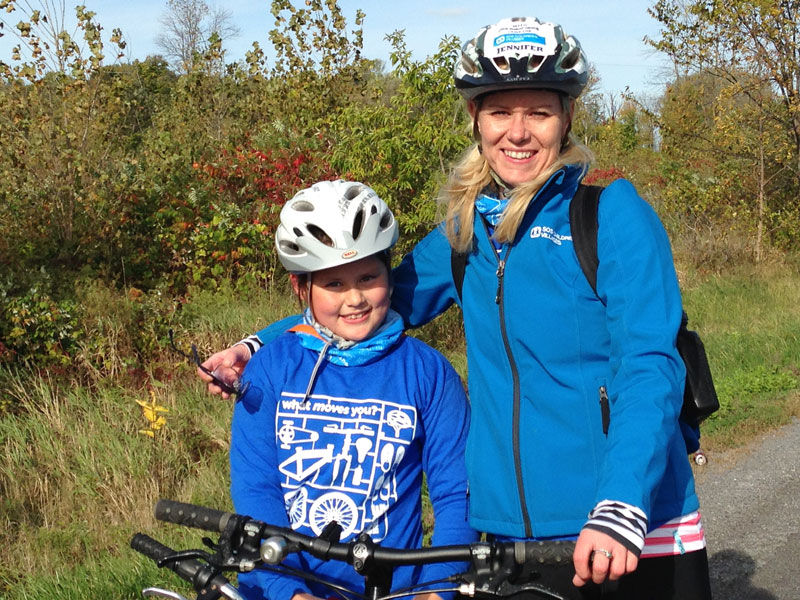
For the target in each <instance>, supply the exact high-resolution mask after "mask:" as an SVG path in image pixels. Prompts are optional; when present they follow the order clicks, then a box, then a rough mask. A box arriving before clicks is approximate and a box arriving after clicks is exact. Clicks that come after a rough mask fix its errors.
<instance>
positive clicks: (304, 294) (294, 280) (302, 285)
mask: <svg viewBox="0 0 800 600" xmlns="http://www.w3.org/2000/svg"><path fill="white" fill-rule="evenodd" d="M306 277H307V276H306ZM306 277H302V281H301V277H300V276H298V275H295V274H294V273H289V281H290V282H291V284H292V291H293V292H294V295H295V296H297V297H298V298H299V299H300V301H301V302H305V301H306V300H308V288H307V286H306Z"/></svg>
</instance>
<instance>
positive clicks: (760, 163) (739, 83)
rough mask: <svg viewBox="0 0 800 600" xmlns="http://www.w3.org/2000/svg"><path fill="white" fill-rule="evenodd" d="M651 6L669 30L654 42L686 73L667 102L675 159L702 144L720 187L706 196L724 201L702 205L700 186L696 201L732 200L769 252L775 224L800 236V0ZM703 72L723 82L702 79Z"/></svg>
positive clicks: (667, 131)
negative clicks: (767, 240) (799, 227)
mask: <svg viewBox="0 0 800 600" xmlns="http://www.w3.org/2000/svg"><path fill="white" fill-rule="evenodd" d="M649 12H650V14H651V15H652V16H653V17H654V18H656V19H657V20H658V21H659V22H660V23H661V24H662V25H663V28H662V29H661V37H660V39H657V40H647V41H648V43H650V44H651V45H652V46H653V47H654V48H656V49H657V50H660V51H662V52H664V53H666V54H667V55H669V56H670V58H671V59H672V61H673V63H674V64H675V66H676V74H677V77H676V81H675V83H674V85H673V86H672V95H671V96H670V93H668V99H667V101H666V102H665V106H664V114H663V117H664V125H665V127H664V140H665V150H667V151H669V148H670V146H672V147H674V148H675V149H676V152H675V158H676V160H675V162H676V163H677V164H680V163H683V164H684V165H685V164H686V161H687V159H688V157H689V155H690V154H691V148H697V151H696V154H694V156H696V157H697V158H698V159H700V160H701V161H702V163H704V164H705V165H706V166H707V167H708V169H707V170H708V174H709V179H707V182H708V184H709V185H707V186H701V187H703V189H704V190H706V191H708V190H712V189H713V190H714V192H713V194H711V195H705V199H706V201H711V200H713V202H712V204H714V205H709V204H705V203H700V204H697V202H696V199H697V198H698V197H702V196H703V195H702V194H694V195H692V198H693V199H692V202H693V204H695V205H696V208H697V209H698V210H701V211H708V210H709V209H713V210H716V211H717V212H719V208H725V209H726V210H727V211H728V213H729V215H730V216H733V217H735V218H736V219H737V221H738V222H739V224H740V225H745V226H747V227H748V228H749V229H751V230H752V231H754V234H755V240H754V249H755V252H754V255H755V257H756V260H759V259H760V258H761V256H762V243H763V241H764V237H765V236H766V235H767V234H768V233H771V234H772V235H773V239H775V237H786V236H787V235H788V238H789V239H794V240H796V239H797V237H798V235H800V231H797V227H796V226H795V225H793V223H796V222H797V218H798V212H799V211H798V207H797V203H796V201H795V198H796V196H797V193H798V191H800V44H798V39H799V38H800V23H799V22H798V20H799V19H800V2H797V1H796V0H725V1H723V0H659V1H658V2H656V4H655V5H654V7H653V8H652V9H650V10H649ZM701 77H704V78H711V79H712V80H715V81H710V80H708V79H706V82H705V83H703V84H702V85H701V86H700V87H698V86H697V85H696V84H698V83H700V81H701V80H700V79H698V78H701ZM687 83H688V85H687ZM676 91H678V92H680V93H679V94H678V95H675V94H674V92H676ZM684 94H688V96H686V95H684ZM690 96H694V97H695V99H694V100H693V101H691V100H689V97H690ZM681 99H682V100H681ZM692 104H694V106H692ZM676 108H677V109H678V110H677V111H674V109H676ZM687 150H688V152H687ZM679 155H680V156H679ZM674 173H675V174H677V173H678V171H677V170H676V171H675V172H674ZM787 175H788V177H787ZM679 177H680V176H679ZM683 179H684V180H685V179H686V178H685V177H683ZM737 193H738V194H739V197H736V196H735V194H737ZM751 198H755V199H756V200H755V201H753V200H751ZM704 204H705V205H704ZM753 205H756V206H757V207H758V209H757V210H751V209H750V207H751V206H753Z"/></svg>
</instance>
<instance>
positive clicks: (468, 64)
mask: <svg viewBox="0 0 800 600" xmlns="http://www.w3.org/2000/svg"><path fill="white" fill-rule="evenodd" d="M461 67H462V68H463V69H464V72H465V73H467V75H475V73H477V72H478V68H477V67H476V66H475V62H474V61H473V60H472V59H471V58H469V57H468V56H467V55H466V54H462V55H461Z"/></svg>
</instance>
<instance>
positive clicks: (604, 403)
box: [600, 385, 611, 435]
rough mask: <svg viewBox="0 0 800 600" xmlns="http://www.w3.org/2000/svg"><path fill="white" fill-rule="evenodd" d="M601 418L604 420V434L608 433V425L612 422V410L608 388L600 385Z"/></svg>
mask: <svg viewBox="0 0 800 600" xmlns="http://www.w3.org/2000/svg"><path fill="white" fill-rule="evenodd" d="M600 418H601V419H602V422H603V435H608V425H609V423H610V422H611V410H610V408H609V406H608V390H606V386H604V385H601V386H600Z"/></svg>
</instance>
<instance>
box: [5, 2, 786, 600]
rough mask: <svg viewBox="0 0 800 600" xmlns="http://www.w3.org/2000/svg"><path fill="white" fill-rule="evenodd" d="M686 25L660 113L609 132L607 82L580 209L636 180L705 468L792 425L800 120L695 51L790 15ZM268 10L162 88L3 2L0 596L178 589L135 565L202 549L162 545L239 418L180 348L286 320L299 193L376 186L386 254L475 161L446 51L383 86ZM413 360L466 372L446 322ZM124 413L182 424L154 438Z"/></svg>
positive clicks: (761, 6)
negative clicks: (424, 355)
mask: <svg viewBox="0 0 800 600" xmlns="http://www.w3.org/2000/svg"><path fill="white" fill-rule="evenodd" d="M295 4H297V6H296V5H295ZM678 4H680V3H677V2H670V1H668V0H661V1H659V2H655V3H654V6H653V14H654V17H656V18H657V19H659V20H660V21H661V22H662V24H663V25H664V38H663V39H661V40H654V41H653V45H654V46H655V47H656V48H657V49H659V50H660V51H663V52H667V53H668V54H669V55H670V56H671V57H673V58H674V60H675V62H676V65H680V66H681V69H679V70H677V71H676V73H678V75H677V76H676V78H675V80H674V81H673V82H672V83H671V84H670V85H669V86H668V88H667V91H666V93H665V94H664V96H663V97H662V98H659V99H657V101H655V102H653V101H652V99H651V100H648V101H645V99H638V98H633V97H627V98H622V99H620V103H619V105H618V107H617V108H614V109H613V110H612V109H610V108H609V107H608V106H607V105H605V104H604V102H603V96H602V94H601V93H600V92H599V91H598V88H597V84H598V82H597V81H596V79H594V80H593V81H592V83H591V85H590V88H589V89H588V90H587V92H586V93H585V94H584V96H583V97H582V99H581V101H580V102H579V104H578V107H577V113H576V118H575V121H574V123H573V134H574V135H575V136H576V137H577V138H578V139H580V140H582V141H584V142H585V143H587V144H589V145H590V146H591V147H592V149H593V150H594V151H595V153H596V163H595V165H594V168H593V169H592V171H591V172H590V173H589V175H588V176H587V182H591V183H594V182H599V183H601V184H607V183H609V182H610V181H613V180H614V179H616V178H618V177H627V178H629V179H631V180H632V181H633V182H634V183H635V184H636V186H637V188H638V189H639V190H640V192H641V193H642V194H643V196H644V197H645V198H646V199H647V200H649V201H650V202H651V203H652V204H653V205H654V206H655V207H656V209H657V210H658V211H659V214H660V216H661V218H662V220H663V221H664V223H665V224H666V226H667V229H668V231H669V233H670V235H671V237H672V241H673V248H674V251H675V257H676V264H677V266H678V270H679V274H680V277H681V283H682V286H683V290H684V293H685V302H686V306H687V310H688V312H689V314H690V316H691V318H692V325H693V326H694V327H695V328H697V329H698V330H699V331H700V332H701V334H702V335H703V339H704V340H705V342H706V346H707V348H708V351H709V355H710V358H711V363H712V369H713V370H714V375H715V377H716V380H717V384H718V388H719V393H720V397H721V400H722V405H723V408H722V410H721V411H720V413H719V414H718V415H715V416H714V417H712V419H710V420H709V421H708V422H707V424H706V426H705V428H704V431H705V432H706V435H707V439H708V444H707V447H709V448H711V449H712V450H713V449H715V448H721V447H726V446H730V445H735V444H737V443H740V442H742V441H744V440H746V439H748V438H749V437H751V436H752V435H755V434H757V433H759V432H761V431H763V430H764V429H766V428H769V427H772V426H774V425H776V424H779V423H783V422H786V420H787V419H789V418H791V416H792V415H797V414H798V404H800V403H799V402H798V394H797V389H798V387H799V386H800V366H799V365H798V362H797V357H798V356H800V313H798V310H797V302H796V298H797V297H798V296H799V295H800V269H799V268H798V266H800V261H798V259H797V256H798V242H799V241H800V238H799V237H798V234H799V233H800V206H798V203H797V201H796V198H797V197H798V193H800V171H799V170H798V165H800V154H799V153H798V144H797V142H796V140H797V139H798V136H797V133H798V131H799V130H800V127H797V122H798V114H800V108H799V107H798V104H799V103H798V102H797V98H798V97H800V96H798V95H797V94H795V95H794V96H792V95H791V94H789V95H788V96H787V95H786V94H784V89H783V88H782V87H781V85H780V82H776V80H775V79H774V78H773V79H772V80H770V79H769V76H768V75H767V74H765V73H764V72H762V71H759V70H758V69H751V68H750V65H749V64H748V68H747V69H739V68H737V67H736V65H735V64H734V63H730V62H726V63H724V64H722V62H721V61H717V62H715V61H714V60H712V59H714V58H715V57H714V56H710V55H708V54H707V53H705V52H703V53H701V55H698V54H697V48H698V46H697V44H693V43H692V42H693V40H694V38H693V37H692V32H695V34H696V33H697V32H698V31H701V30H703V28H704V27H710V26H711V25H713V24H714V23H717V24H720V23H722V24H726V27H728V28H730V27H732V25H731V23H735V22H736V19H735V14H732V13H730V12H729V10H733V9H739V10H741V11H747V10H751V11H756V12H754V13H753V14H755V15H756V16H758V19H755V18H754V19H753V20H752V22H753V23H757V24H759V25H760V26H761V27H762V31H763V35H764V36H769V35H773V36H774V35H777V33H776V32H779V31H781V29H780V27H777V26H776V27H773V28H772V29H770V27H769V26H770V24H771V23H772V22H771V21H770V20H769V19H770V14H772V13H770V12H769V10H768V9H769V8H770V7H773V8H775V7H778V5H779V4H780V5H781V6H783V4H781V3H777V2H747V1H744V0H735V1H734V2H730V3H727V4H726V6H725V7H722V6H718V7H717V6H716V5H717V4H718V3H710V4H709V3H702V2H697V3H694V2H690V3H683V4H686V5H687V6H688V7H690V8H692V10H689V11H688V12H681V11H678V10H677V6H678ZM789 4H791V3H789ZM709 7H711V8H709ZM714 7H716V8H714ZM778 8H779V7H778ZM271 9H272V14H273V16H274V18H275V27H274V29H273V30H272V31H271V32H270V33H269V40H270V42H271V45H272V47H273V48H274V54H273V55H270V56H267V54H266V53H265V51H264V50H263V49H262V48H261V47H260V45H259V44H258V43H257V42H254V44H253V46H252V49H251V51H250V52H249V53H248V54H247V56H246V58H245V60H243V61H240V62H238V63H230V62H227V60H226V57H225V54H224V52H223V51H222V46H221V40H219V39H218V38H214V37H213V36H212V38H211V39H210V40H209V41H208V44H207V45H205V46H204V50H203V52H202V53H200V54H198V55H197V56H196V57H195V58H196V60H195V61H194V62H193V67H192V68H191V70H190V71H189V72H187V73H182V74H177V73H175V72H173V71H172V70H171V69H170V67H169V65H168V64H167V63H166V62H165V61H164V60H163V59H161V58H160V57H157V56H154V57H149V58H147V59H146V60H144V61H134V62H132V63H125V64H123V63H119V62H118V59H119V58H120V57H121V56H122V51H123V50H124V45H125V42H124V40H123V39H122V37H121V35H120V33H119V31H118V30H113V31H112V32H111V35H106V34H105V30H104V29H103V28H102V26H101V25H100V24H99V23H97V22H96V21H95V15H94V14H93V13H92V12H91V11H90V10H87V9H86V8H85V7H77V8H76V16H77V19H78V24H79V26H78V35H79V36H80V39H77V40H76V39H72V38H71V37H70V36H69V35H68V34H66V33H63V35H62V34H59V35H57V36H56V37H55V38H49V37H47V33H46V31H47V30H46V28H45V27H44V22H43V19H42V16H43V15H42V14H41V13H40V12H39V11H35V10H32V9H31V8H30V6H29V5H28V4H23V3H18V2H17V1H16V0H0V11H5V12H3V13H0V15H2V16H0V22H2V23H4V25H5V31H9V30H11V29H12V28H13V29H14V30H15V31H17V32H19V34H20V36H21V37H20V39H21V43H20V49H19V50H15V52H14V54H15V56H14V57H12V60H11V61H10V63H5V62H0V390H1V391H0V448H2V450H0V525H2V528H0V597H4V598H9V600H13V599H16V598H54V597H55V598H76V599H77V598H82V599H85V598H108V597H111V596H115V597H120V598H135V597H138V592H139V590H140V589H141V588H143V587H146V586H147V585H152V584H156V583H158V582H159V581H164V582H165V583H167V584H168V585H170V586H171V585H173V583H174V581H173V579H171V578H170V577H169V576H168V575H165V574H163V573H157V572H156V570H155V568H154V567H153V566H152V565H149V564H145V561H138V560H136V559H135V558H133V557H132V556H131V552H130V551H128V550H127V549H126V548H125V546H126V543H127V539H128V538H129V537H130V536H131V535H132V533H134V531H136V530H143V531H146V532H149V533H153V534H155V535H157V536H158V537H159V538H160V539H163V540H165V541H167V542H169V543H174V544H176V545H178V546H180V547H185V546H186V545H187V544H191V545H197V538H196V536H193V535H192V534H191V533H186V532H177V531H174V530H171V529H168V528H164V527H163V526H157V525H155V524H154V523H153V521H152V518H151V517H150V509H151V506H152V503H153V502H154V501H155V499H157V498H158V497H159V496H169V497H173V498H176V499H180V500H184V501H194V502H200V503H205V504H209V505H214V506H218V507H225V506H228V494H227V439H228V437H227V436H228V433H227V431H228V422H229V418H230V406H229V405H228V404H227V403H224V402H216V401H213V400H209V398H208V397H207V395H206V394H205V393H204V391H203V389H202V386H201V385H200V384H199V381H197V380H196V379H195V378H194V377H193V374H192V369H191V368H190V367H188V366H187V365H186V363H184V362H182V361H181V360H180V359H178V358H176V356H174V355H173V354H171V353H169V351H168V350H167V347H168V346H167V339H168V336H167V332H168V330H170V329H173V330H174V331H175V335H176V339H177V340H178V343H179V344H180V345H182V346H184V347H188V344H189V343H190V342H195V343H197V345H198V349H199V352H200V354H201V355H203V356H207V355H208V354H210V353H211V352H212V351H214V350H217V349H220V348H222V347H225V346H227V345H228V344H229V343H230V342H232V341H234V340H236V339H239V337H240V336H242V335H244V334H246V333H250V332H252V331H254V330H256V329H258V328H260V327H262V326H265V325H266V324H268V323H270V322H271V321H272V320H274V319H276V318H279V317H282V316H285V315H286V314H288V313H290V312H293V311H294V310H295V306H294V305H293V303H292V302H291V301H290V300H289V296H288V294H287V293H286V291H285V283H284V282H285V275H284V274H283V272H282V271H281V269H280V268H279V266H278V264H277V262H276V258H275V255H274V252H273V234H274V231H275V227H276V224H277V217H278V213H279V211H280V208H281V206H282V205H283V203H284V202H285V201H286V200H287V199H288V198H290V197H291V196H292V195H293V194H294V193H295V192H296V191H297V190H298V189H300V188H302V187H305V186H308V185H310V184H311V183H313V182H315V181H318V180H321V179H332V178H336V177H347V178H351V179H355V180H361V181H364V182H366V183H368V184H370V185H371V186H372V187H373V188H375V190H376V191H377V192H378V193H379V194H380V195H381V197H382V198H384V199H385V200H386V201H387V202H388V203H389V205H390V206H391V207H392V209H393V210H394V211H395V214H396V215H397V217H398V220H399V222H400V224H401V227H402V232H403V236H402V238H401V239H402V241H401V244H400V248H399V249H398V254H401V253H402V252H404V251H405V250H407V249H409V248H411V247H412V246H413V244H414V243H415V242H416V241H417V240H419V239H420V238H421V236H423V235H424V234H425V233H427V232H428V231H429V230H430V229H431V228H432V227H433V226H434V224H435V223H436V198H437V193H438V189H439V186H440V185H441V183H442V181H443V179H444V178H445V177H446V175H447V172H448V168H449V165H450V164H451V163H452V162H453V160H455V159H456V158H457V157H458V156H459V154H460V153H461V152H462V151H463V150H464V149H465V148H467V146H468V145H469V143H470V141H471V131H470V129H469V124H468V122H467V119H466V116H465V111H464V110H463V106H462V104H461V101H460V100H459V99H458V96H457V94H456V93H455V92H454V90H453V86H452V70H453V65H454V61H455V60H456V59H457V56H458V54H457V50H458V48H459V40H458V39H456V38H453V37H447V36H445V37H443V38H442V41H441V44H440V46H439V49H438V51H437V52H436V53H435V54H434V55H432V56H429V57H427V58H425V59H424V60H415V59H414V58H412V56H411V54H410V53H409V51H408V50H407V48H406V45H405V41H404V38H403V35H402V33H401V32H394V33H391V32H389V33H388V38H389V40H390V41H391V43H392V47H393V52H392V54H391V64H390V65H388V66H386V65H383V64H381V63H380V62H379V61H375V60H371V59H368V58H366V57H364V56H363V55H362V52H361V50H362V43H361V40H362V31H361V24H362V22H363V18H364V15H363V13H361V12H358V13H357V15H356V19H355V21H354V23H352V24H348V23H347V22H346V20H345V19H344V17H343V15H342V13H341V11H340V9H339V7H338V5H337V4H336V2H335V0H324V1H323V0H308V1H304V2H302V3H300V2H297V3H292V2H290V1H289V0H275V1H273V2H272V3H271ZM712 9H713V10H712ZM715 11H717V12H715ZM687 15H688V16H687ZM776 15H778V13H775V15H773V16H772V17H771V18H772V21H774V23H777V24H780V25H781V27H784V28H785V27H788V25H787V23H791V22H792V20H791V19H790V18H789V17H791V15H789V17H786V15H783V16H780V15H778V16H776ZM682 19H689V21H688V22H685V21H683V20H682ZM692 19H694V21H692ZM759 19H760V20H759ZM17 22H18V23H19V25H17ZM796 22H797V19H795V20H794V23H796ZM795 26H796V25H795ZM687 32H688V33H687ZM443 33H446V32H443ZM729 36H730V38H731V39H734V38H735V36H734V35H733V34H732V33H729ZM45 41H47V42H48V43H49V44H50V46H49V48H50V50H49V51H46V50H45V46H44V44H45ZM773 47H774V46H773ZM786 64H787V65H788V66H786V67H785V68H786V69H787V73H790V74H791V73H795V74H796V73H800V67H798V66H797V62H796V63H795V64H794V67H792V66H791V64H790V61H787V62H786ZM792 69H794V70H792ZM789 79H791V77H790V78H789ZM797 80H799V81H800V78H797ZM790 91H791V90H790ZM787 97H788V98H789V99H790V100H791V101H787V100H786V98H787ZM792 99H794V100H792ZM792 102H795V103H794V104H793V103H792ZM415 335H419V336H420V337H422V338H423V339H425V340H426V341H428V342H429V343H432V344H433V345H435V346H436V347H438V348H439V349H440V350H442V351H443V352H444V353H445V354H446V355H447V356H448V358H450V359H451V361H452V362H453V363H454V364H455V365H456V367H457V368H458V369H459V371H460V372H461V373H462V374H463V373H464V370H465V359H464V349H463V337H462V335H461V329H460V320H459V315H458V314H457V313H455V312H452V311H451V312H450V313H448V314H446V315H444V316H443V317H442V318H440V319H437V321H436V322H434V323H432V324H430V325H429V326H427V327H426V328H424V329H423V330H422V331H419V332H416V333H415ZM137 400H138V401H151V400H152V401H153V402H156V403H157V404H159V405H161V406H164V407H166V408H168V409H169V411H170V412H169V413H166V416H165V418H166V425H165V426H164V427H163V428H162V429H159V430H157V431H154V432H152V433H153V434H154V435H153V437H152V438H151V437H149V436H145V435H142V434H141V433H140V430H142V428H143V427H145V428H146V426H147V422H146V421H143V418H142V411H141V409H140V407H139V406H138V405H137V404H136V401H137ZM56 565H57V566H56ZM49 573H53V575H52V576H48V575H45V574H49Z"/></svg>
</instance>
